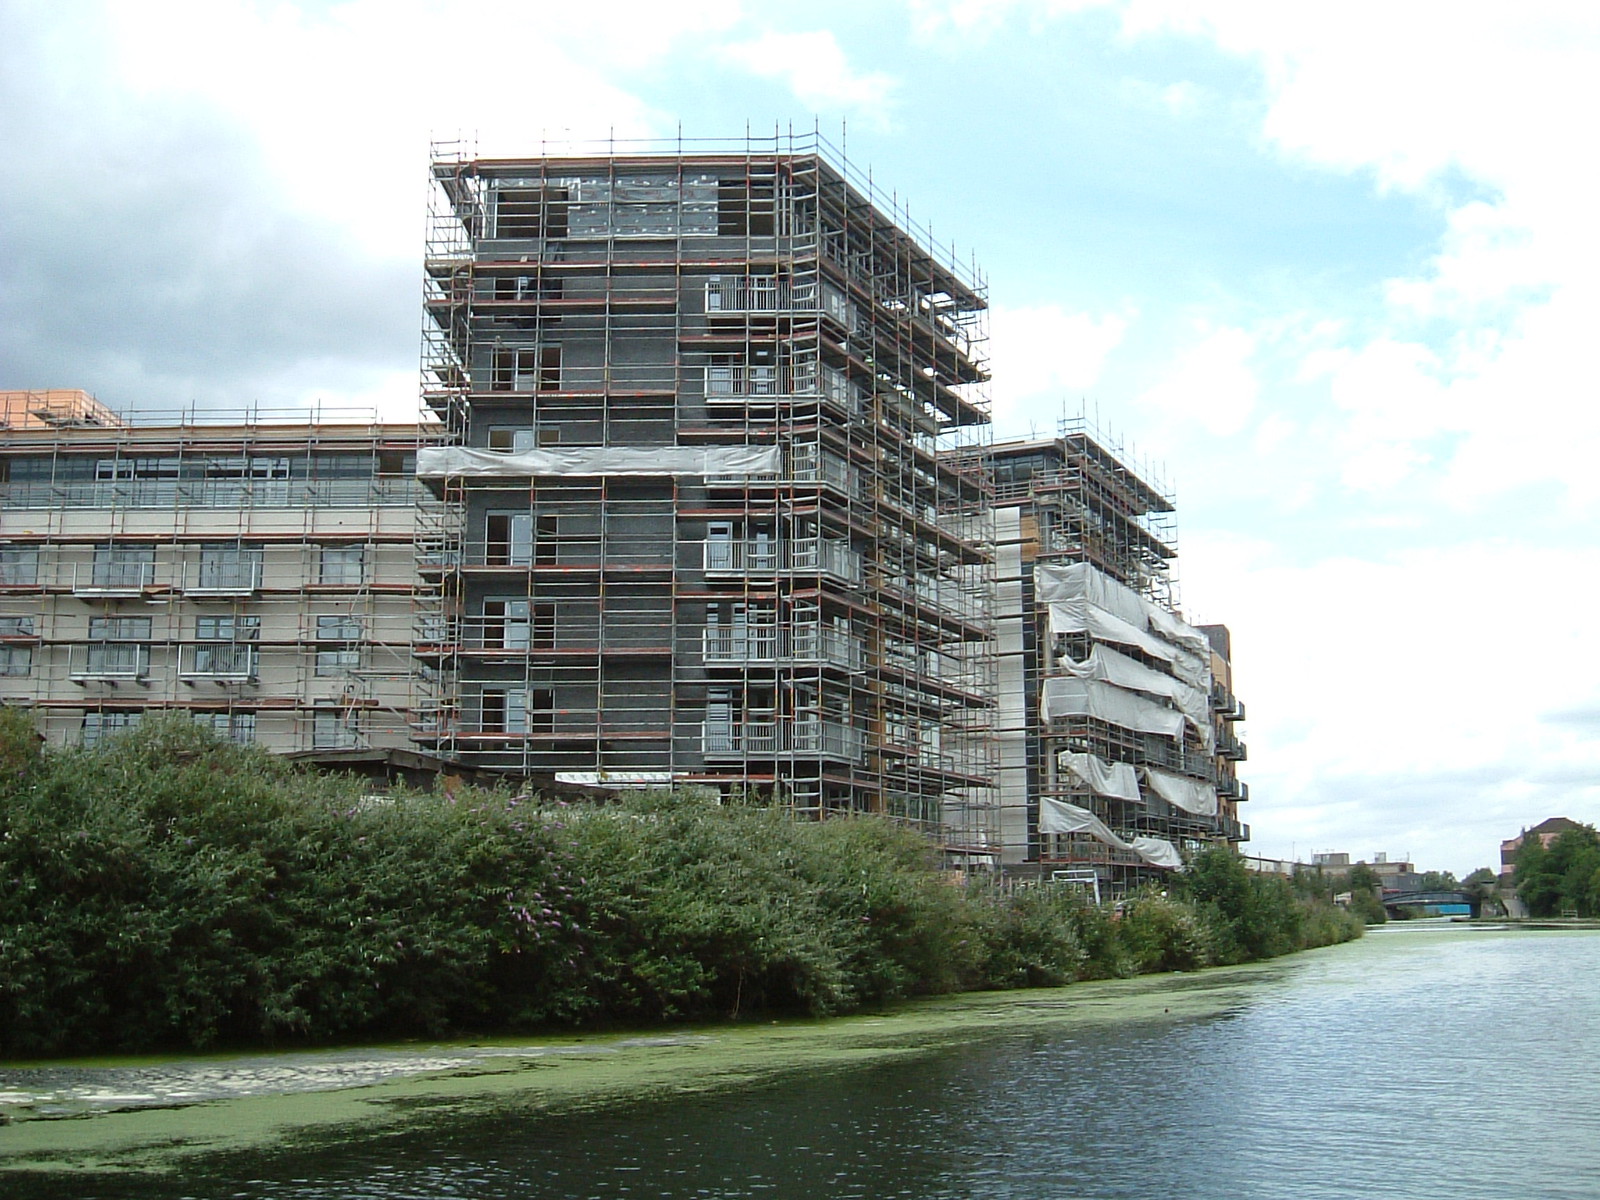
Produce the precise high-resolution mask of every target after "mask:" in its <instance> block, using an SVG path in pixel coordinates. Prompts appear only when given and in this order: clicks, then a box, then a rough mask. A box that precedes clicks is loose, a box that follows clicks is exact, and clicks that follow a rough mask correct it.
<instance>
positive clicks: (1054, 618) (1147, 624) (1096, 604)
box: [1034, 563, 1211, 691]
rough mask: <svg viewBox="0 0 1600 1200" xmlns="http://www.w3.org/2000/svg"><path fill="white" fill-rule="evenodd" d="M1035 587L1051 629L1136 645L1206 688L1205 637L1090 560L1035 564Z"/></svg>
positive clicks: (1208, 648) (1208, 678) (1208, 675)
mask: <svg viewBox="0 0 1600 1200" xmlns="http://www.w3.org/2000/svg"><path fill="white" fill-rule="evenodd" d="M1034 587H1035V589H1036V592H1037V595H1038V597H1039V599H1040V600H1041V601H1042V602H1044V603H1046V604H1048V605H1049V606H1050V624H1051V630H1052V632H1058V633H1078V632H1082V631H1083V630H1085V629H1087V630H1088V631H1089V632H1090V633H1092V634H1094V635H1095V636H1096V637H1102V636H1103V637H1104V638H1105V640H1106V641H1110V642H1116V643H1117V644H1119V645H1123V646H1136V647H1138V648H1139V649H1140V650H1143V651H1144V652H1145V653H1146V654H1151V655H1154V656H1155V657H1157V658H1160V659H1161V660H1162V661H1164V662H1170V663H1172V664H1173V671H1174V673H1175V674H1176V675H1177V676H1178V677H1179V678H1180V679H1182V680H1183V681H1184V682H1185V683H1188V684H1190V685H1192V686H1194V687H1197V688H1199V689H1201V690H1202V691H1209V690H1210V688H1211V670H1210V662H1211V643H1210V642H1209V641H1208V640H1207V639H1206V635H1205V634H1203V633H1201V632H1200V631H1199V630H1198V629H1196V628H1195V627H1194V626H1193V625H1190V624H1189V623H1188V622H1186V621H1184V620H1182V619H1181V618H1180V617H1178V616H1176V615H1174V614H1173V613H1170V612H1168V611H1167V610H1166V609H1164V608H1162V607H1161V606H1160V605H1158V604H1153V603H1151V602H1150V601H1149V600H1147V599H1145V598H1144V597H1143V596H1141V595H1139V593H1138V592H1135V591H1134V590H1133V589H1132V588H1130V587H1128V586H1126V585H1125V584H1121V583H1118V582H1117V581H1116V580H1115V579H1112V578H1111V577H1110V576H1109V575H1106V574H1105V573H1104V572H1102V571H1098V570H1096V569H1095V568H1094V567H1092V566H1090V565H1089V564H1088V563H1068V564H1066V565H1059V564H1056V563H1040V564H1039V565H1038V566H1037V567H1035V568H1034ZM1058 609H1059V611H1058ZM1096 610H1099V611H1098V613H1097V612H1096ZM1097 624H1098V626H1099V628H1096V627H1095V626H1096V625H1097Z"/></svg>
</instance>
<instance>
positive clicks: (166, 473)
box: [94, 458, 182, 483]
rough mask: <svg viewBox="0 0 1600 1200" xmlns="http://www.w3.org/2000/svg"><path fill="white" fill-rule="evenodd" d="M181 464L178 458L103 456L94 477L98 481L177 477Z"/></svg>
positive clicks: (96, 466)
mask: <svg viewBox="0 0 1600 1200" xmlns="http://www.w3.org/2000/svg"><path fill="white" fill-rule="evenodd" d="M181 465H182V464H181V463H180V462H179V460H178V459H176V458H102V459H100V460H99V461H98V462H96V463H95V464H94V477H95V481H96V482H97V483H121V482H124V481H127V480H131V479H176V478H178V473H179V470H180V468H181Z"/></svg>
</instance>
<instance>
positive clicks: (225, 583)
mask: <svg viewBox="0 0 1600 1200" xmlns="http://www.w3.org/2000/svg"><path fill="white" fill-rule="evenodd" d="M261 574H262V571H261V560H260V559H258V558H249V559H237V560H224V561H222V562H211V561H207V560H202V561H201V562H200V564H199V566H198V567H194V568H191V569H190V570H187V571H185V572H184V583H183V590H184V592H185V593H186V594H188V595H190V596H196V597H206V596H213V597H218V598H224V597H233V596H252V595H254V594H255V593H256V592H258V591H260V590H261Z"/></svg>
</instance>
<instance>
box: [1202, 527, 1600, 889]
mask: <svg viewBox="0 0 1600 1200" xmlns="http://www.w3.org/2000/svg"><path fill="white" fill-rule="evenodd" d="M1180 570H1181V572H1182V576H1183V587H1184V595H1185V597H1186V598H1187V599H1188V601H1189V602H1190V604H1191V606H1194V605H1195V604H1196V602H1198V603H1199V605H1200V606H1201V607H1202V608H1203V610H1204V612H1203V614H1202V613H1200V612H1199V611H1198V610H1196V611H1195V612H1193V613H1192V614H1191V615H1194V616H1201V615H1213V614H1220V615H1222V618H1223V619H1224V620H1225V621H1226V623H1227V624H1228V625H1229V626H1230V627H1231V629H1232V631H1233V646H1234V666H1235V672H1236V673H1235V680H1236V685H1235V690H1236V691H1237V692H1238V694H1239V696H1240V697H1241V698H1242V699H1243V700H1244V701H1245V703H1246V705H1247V706H1248V710H1249V714H1250V722H1249V725H1248V727H1247V731H1246V737H1245V740H1246V742H1247V743H1248V745H1249V747H1250V759H1249V762H1248V771H1247V775H1246V777H1247V778H1248V779H1249V780H1250V785H1251V792H1252V800H1251V811H1250V813H1249V814H1247V817H1246V819H1248V820H1252V821H1253V823H1254V825H1255V828H1256V829H1257V831H1258V832H1259V833H1261V834H1263V835H1265V836H1266V837H1267V838H1268V839H1270V841H1269V843H1268V844H1269V845H1270V846H1271V847H1272V848H1273V849H1272V850H1271V851H1267V852H1276V851H1277V850H1282V851H1283V852H1285V853H1287V850H1288V847H1289V843H1290V842H1291V841H1295V842H1298V843H1299V845H1300V846H1301V847H1302V848H1304V847H1306V846H1307V845H1311V844H1315V845H1317V846H1318V847H1319V848H1332V849H1351V850H1362V849H1365V850H1370V849H1383V848H1385V846H1384V842H1387V843H1388V848H1390V849H1392V850H1394V851H1396V852H1400V851H1404V850H1406V849H1410V850H1411V851H1412V852H1413V853H1416V854H1418V855H1419V857H1423V856H1426V857H1424V861H1425V862H1426V863H1428V864H1429V865H1437V866H1443V867H1449V868H1450V869H1470V866H1475V865H1478V863H1476V862H1474V863H1471V864H1466V863H1461V864H1460V865H1459V867H1458V865H1457V864H1456V863H1455V862H1454V861H1453V859H1454V857H1455V856H1456V855H1458V854H1462V853H1469V852H1470V847H1469V849H1468V850H1465V851H1464V850H1461V849H1460V848H1459V847H1460V846H1462V845H1463V844H1466V843H1467V839H1468V838H1469V837H1470V838H1472V839H1479V840H1481V842H1482V847H1481V850H1480V851H1479V852H1478V853H1477V855H1476V857H1479V858H1482V859H1483V860H1484V861H1487V856H1488V854H1489V851H1490V848H1491V846H1492V844H1493V843H1495V842H1496V841H1497V839H1498V838H1501V837H1509V836H1512V835H1513V834H1514V833H1515V832H1516V830H1517V828H1519V827H1520V826H1521V825H1523V824H1529V823H1532V822H1533V821H1537V820H1540V819H1542V818H1543V817H1545V816H1549V815H1551V814H1552V813H1554V812H1558V811H1559V812H1566V811H1567V810H1568V809H1569V808H1570V809H1572V810H1573V811H1572V812H1571V813H1570V814H1569V815H1572V816H1574V817H1577V818H1580V819H1584V820H1593V819H1595V818H1596V817H1597V816H1600V739H1596V738H1595V736H1594V727H1593V725H1592V723H1588V722H1586V721H1585V719H1584V718H1585V717H1589V718H1591V720H1592V714H1594V713H1595V712H1597V711H1600V681H1597V680H1596V679H1595V678H1594V677H1593V676H1592V675H1591V674H1590V673H1589V672H1587V671H1584V670H1581V669H1578V670H1575V669H1574V665H1575V664H1580V663H1589V662H1594V661H1600V627H1596V626H1595V625H1594V623H1593V622H1591V621H1588V620H1587V619H1583V620H1568V619H1565V617H1564V615H1563V611H1562V606H1560V605H1551V604H1548V603H1545V602H1544V601H1542V600H1541V599H1540V596H1541V592H1540V590H1539V589H1538V588H1537V587H1536V586H1534V581H1537V580H1545V579H1551V580H1563V581H1565V582H1566V584H1567V586H1568V587H1569V588H1570V589H1571V590H1572V592H1573V594H1576V595H1586V594H1588V593H1589V592H1590V591H1591V590H1592V589H1593V588H1594V587H1595V585H1597V584H1600V568H1597V567H1596V566H1595V564H1594V562H1593V556H1592V554H1591V553H1589V552H1588V551H1587V550H1585V549H1581V548H1574V549H1564V548H1535V547H1527V546H1508V545H1504V544H1500V543H1496V542H1481V541H1475V542H1467V543H1464V544H1462V545H1459V546H1453V547H1446V548H1439V549H1431V550H1414V551H1407V552H1403V553H1399V554H1394V555H1391V556H1387V557H1385V558H1383V559H1381V560H1376V561H1374V560H1365V559H1362V558H1358V557H1355V556H1346V557H1339V558H1331V559H1327V560H1324V561H1321V562H1315V563H1311V564H1308V565H1304V566H1296V565H1291V564H1289V563H1288V562H1286V561H1285V556H1284V554H1283V551H1282V550H1281V549H1280V548H1279V547H1277V546H1276V545H1274V544H1273V543H1271V542H1268V541H1265V540H1262V539H1240V538H1234V537H1226V536H1213V535H1209V534H1201V535H1195V534H1192V533H1191V534H1189V535H1187V536H1186V537H1185V539H1184V544H1183V553H1182V556H1181V558H1180ZM1508 630H1512V631H1536V632H1534V633H1533V634H1532V636H1526V635H1524V634H1520V633H1519V634H1517V635H1514V636H1512V637H1511V638H1510V639H1509V640H1508V638H1507V636H1506V634H1505V631H1508ZM1585 773H1587V775H1586V776H1585ZM1585 777H1586V778H1587V780H1588V781H1589V782H1588V785H1587V786H1586V787H1577V788H1574V787H1573V786H1572V783H1571V780H1572V779H1574V778H1579V779H1582V778H1585ZM1391 838H1393V839H1395V840H1390V839H1391ZM1374 840H1377V842H1378V844H1377V845H1376V846H1374V845H1372V844H1371V843H1372V842H1373V841H1374ZM1396 840H1399V841H1400V844H1396Z"/></svg>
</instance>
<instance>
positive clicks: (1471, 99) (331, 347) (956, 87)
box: [0, 0, 1600, 874]
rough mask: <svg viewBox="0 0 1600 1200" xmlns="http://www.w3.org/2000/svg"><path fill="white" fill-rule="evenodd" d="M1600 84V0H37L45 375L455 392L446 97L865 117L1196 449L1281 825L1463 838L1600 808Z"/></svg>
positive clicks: (1, 233) (52, 379)
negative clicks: (448, 345)
mask: <svg viewBox="0 0 1600 1200" xmlns="http://www.w3.org/2000/svg"><path fill="white" fill-rule="evenodd" d="M1201 9H1203V10H1204V11H1205V12H1206V14H1208V15H1206V16H1205V17H1199V16H1195V15H1194V13H1195V12H1196V11H1197V10H1201ZM1597 112H1600V7H1596V6H1592V5H1587V4H1582V3H1576V2H1572V0H1565V2H1560V3H1545V2H1541V0H1533V2H1529V0H1521V2H1519V3H1517V4H1505V3H1488V2H1487V0H1484V2H1477V0H1465V2H1462V0H1456V2H1453V3H1438V4H1433V3H1420V2H1418V3H1408V2H1406V0H1400V2H1398V3H1397V2H1396V0H1387V2H1385V3H1381V4H1380V3H1373V2H1363V0H1345V2H1343V3H1339V4H1309V3H1308V4H1285V3H1283V2H1282V0H1267V2H1264V3H1247V2H1229V0H1207V3H1206V4H1204V5H1195V4H1191V3H1182V2H1180V0H1122V2H1104V3H1101V2H1095V0H908V2H906V3H903V4H894V3H889V2H887V0H886V2H883V3H873V4H864V3H860V0H852V2H850V3H842V2H840V3H835V2H831V0H808V2H807V3H803V4H799V3H778V2H770V0H764V2H762V3H754V2H749V3H745V4H742V5H741V4H740V3H738V2H737V0H672V2H666V3H663V2H662V0H651V2H648V3H644V2H624V0H615V2H611V0H588V2H587V3H583V4H572V5H554V4H538V3H527V2H519V3H503V4H502V3H489V2H485V3H478V4H459V5H449V4H431V3H415V2H407V0H354V2H351V3H326V4H312V3H302V4H287V3H285V4H267V3H262V4H252V3H243V2H239V0H196V2H194V3H168V2H162V0H142V2H140V3H112V4H105V5H101V4H94V3H79V2H74V0H44V2H34V0H0V150H3V152H4V160H3V161H4V163H5V170H4V191H3V192H0V387H83V388H87V389H89V390H91V391H93V392H95V393H96V394H97V395H98V396H99V397H100V398H101V399H102V400H103V401H105V402H106V403H108V404H110V405H112V406H113V407H119V408H125V409H132V408H150V407H173V406H179V405H188V404H198V405H201V406H243V405H247V404H259V405H263V406H268V407H272V406H297V405H305V404H310V403H314V402H317V401H319V400H320V401H322V402H323V403H324V404H327V405H345V404H359V405H367V406H377V407H380V408H382V409H383V410H384V411H386V412H389V413H395V414H410V413H411V412H413V411H414V409H415V396H416V359H417V346H418V338H419V329H420V313H419V298H420V292H421V283H420V268H419V259H420V251H421V246H422V233H423V213H424V205H425V190H426V189H425V175H426V162H427V154H428V143H429V140H430V138H440V139H443V138H454V137H457V136H458V135H462V134H465V135H467V136H470V137H473V138H475V139H476V144H477V145H478V147H479V148H480V149H481V150H482V151H483V152H485V153H498V152H517V151H529V150H537V148H538V147H539V145H540V144H541V142H542V141H559V140H561V139H566V138H593V137H602V138H603V137H607V136H616V137H644V136H671V135H676V134H677V133H678V132H679V131H680V130H681V132H682V133H683V134H684V135H685V136H691V137H717V136H725V135H737V136H742V135H743V134H744V132H745V130H746V127H747V125H748V127H749V128H750V129H751V130H753V131H756V132H770V131H771V130H773V129H775V128H778V127H782V128H788V127H790V126H793V127H794V128H796V129H805V130H808V129H811V128H812V127H813V126H814V125H815V126H820V128H821V129H822V130H823V132H824V133H825V134H827V135H828V136H829V137H830V139H831V140H833V141H835V142H836V143H837V142H839V141H841V140H846V141H847V145H848V152H849V155H850V158H851V160H852V162H854V163H855V164H856V165H857V166H859V167H861V168H863V169H867V168H870V169H871V171H872V173H873V176H874V178H875V180H876V181H877V183H878V184H879V186H880V187H881V188H883V189H884V190H885V191H890V192H893V193H894V194H895V195H896V196H898V197H899V198H900V199H901V200H902V201H904V202H906V203H907V204H908V205H909V207H910V210H911V213H912V215H913V216H914V217H915V218H917V219H918V220H919V221H921V222H923V223H925V224H931V225H932V227H933V229H934V231H935V233H936V235H937V236H938V238H939V240H940V241H941V242H945V243H949V242H954V243H956V244H958V245H959V246H960V247H961V251H962V253H963V255H964V256H965V255H967V254H969V253H970V254H971V255H972V256H973V257H975V258H976V260H977V261H978V263H979V264H980V265H981V266H982V268H983V269H984V270H985V271H986V273H987V275H988V277H989V280H990V294H991V299H992V301H993V305H994V313H993V335H994V336H993V344H992V352H993V353H992V360H993V368H994V385H993V395H994V402H995V412H996V422H997V432H998V433H999V434H1000V435H1006V434H1014V433H1028V432H1032V431H1036V432H1038V433H1040V434H1047V433H1051V432H1053V431H1054V430H1055V428H1056V424H1057V421H1058V419H1059V418H1060V417H1061V415H1062V414H1063V412H1070V413H1073V414H1076V413H1078V412H1080V411H1087V412H1088V413H1089V415H1090V416H1091V418H1093V419H1094V420H1096V421H1097V423H1098V424H1099V426H1100V427H1101V428H1102V429H1108V430H1110V431H1111V432H1112V433H1113V434H1114V435H1115V437H1116V439H1117V440H1119V441H1120V442H1121V443H1122V444H1123V445H1124V446H1125V447H1126V448H1128V449H1130V450H1132V451H1134V452H1136V453H1137V454H1138V456H1139V457H1140V458H1141V459H1143V460H1145V461H1148V462H1150V463H1152V464H1155V468H1156V469H1157V471H1158V473H1159V474H1160V475H1161V476H1162V477H1163V479H1164V481H1165V482H1166V484H1167V485H1168V486H1169V487H1171V488H1172V489H1173V490H1174V491H1175V492H1176V495H1177V499H1178V504H1179V512H1180V520H1181V539H1180V549H1181V557H1180V560H1179V562H1180V577H1181V580H1182V589H1183V599H1184V602H1185V606H1186V609H1187V614H1188V615H1189V616H1190V618H1191V619H1195V620H1201V621H1223V622H1226V623H1228V624H1229V625H1230V626H1231V627H1232V629H1233V631H1234V645H1235V659H1236V671H1237V683H1238V691H1239V693H1240V695H1241V696H1242V697H1243V698H1244V700H1245V701H1246V703H1247V704H1248V706H1249V713H1250V720H1249V723H1248V724H1247V725H1246V726H1245V730H1244V732H1245V735H1246V739H1247V741H1248V742H1249V745H1250V760H1249V762H1248V763H1246V764H1245V765H1244V772H1243V774H1244V777H1245V778H1246V779H1248V781H1249V782H1250V785H1251V795H1252V799H1251V801H1250V803H1249V805H1247V806H1246V807H1247V810H1248V811H1247V812H1246V813H1245V819H1246V820H1247V821H1249V822H1250V823H1251V825H1252V826H1253V828H1254V831H1255V842H1254V845H1253V847H1252V849H1253V850H1254V852H1256V853H1260V854H1266V855H1272V856H1279V855H1281V856H1288V855H1289V854H1290V853H1291V851H1293V852H1295V853H1297V854H1298V855H1299V856H1300V857H1302V858H1305V857H1307V856H1309V854H1310V853H1311V852H1312V851H1313V850H1347V851H1349V852H1351V853H1352V854H1353V855H1355V856H1358V857H1368V858H1370V857H1371V856H1372V854H1373V853H1375V852H1379V851H1386V852H1388V853H1389V854H1390V855H1391V856H1399V855H1404V854H1408V853H1409V854H1410V855H1411V856H1412V857H1413V858H1414V859H1415V860H1417V861H1418V862H1419V864H1420V865H1422V866H1423V867H1425V868H1440V869H1448V870H1453V871H1456V872H1457V873H1458V874H1463V873H1465V872H1466V871H1468V870H1470V869H1472V868H1474V867H1477V866H1480V865H1485V864H1491V863H1493V862H1494V861H1495V860H1496V857H1497V853H1498V846H1499V841H1500V839H1501V838H1503V837H1509V836H1512V835H1514V834H1515V833H1517V831H1518V830H1520V829H1521V828H1522V827H1524V826H1526V825H1531V824H1533V823H1535V822H1537V821H1540V820H1542V819H1543V818H1545V817H1548V816H1553V815H1565V816H1570V817H1574V818H1577V819H1579V820H1585V821H1590V822H1595V821H1600V670H1597V668H1600V632H1597V631H1600V616H1597V614H1596V604H1595V597H1594V592H1595V585H1596V581H1597V574H1600V570H1597V559H1596V548H1597V546H1596V543H1597V530H1600V463H1597V459H1600V405H1597V403H1596V400H1597V395H1596V392H1597V386H1596V383H1595V376H1594V373H1593V371H1592V369H1591V366H1590V363H1591V360H1592V358H1593V354H1594V345H1595V343H1596V340H1597V335H1596V332H1595V330H1596V328H1597V327H1600V250H1597V231H1600V221H1597V220H1596V217H1595V206H1596V196H1597V187H1596V183H1597V179H1596V174H1597V168H1596V166H1595V160H1596V152H1595V134H1594V118H1595V114H1596V113H1597Z"/></svg>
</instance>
